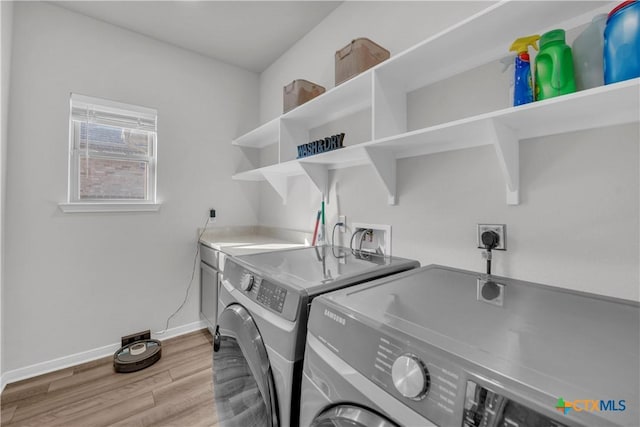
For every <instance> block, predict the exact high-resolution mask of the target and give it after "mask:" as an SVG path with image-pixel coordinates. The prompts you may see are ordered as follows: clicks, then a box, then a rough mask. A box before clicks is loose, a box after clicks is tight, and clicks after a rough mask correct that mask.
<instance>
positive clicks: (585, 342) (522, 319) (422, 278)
mask: <svg viewBox="0 0 640 427" xmlns="http://www.w3.org/2000/svg"><path fill="white" fill-rule="evenodd" d="M639 360H640V305H639V304H638V303H637V302H630V301H626V300H618V299H613V298H606V297H601V296H596V295H592V294H586V293H581V292H574V291H570V290H565V289H559V288H554V287H550V286H545V285H539V284H534V283H528V282H522V281H517V280H511V279H507V278H502V277H496V276H486V275H482V274H479V273H474V272H469V271H464V270H457V269H452V268H447V267H441V266H435V265H434V266H428V267H423V268H421V269H416V270H412V271H409V272H406V273H403V274H399V275H396V276H392V277H390V278H386V279H381V280H376V281H374V282H370V283H367V284H363V285H360V286H356V287H351V288H349V289H346V290H341V291H337V292H333V293H331V294H327V295H323V296H321V297H319V298H316V299H315V300H314V302H313V306H312V309H311V312H310V318H309V322H308V336H307V349H306V351H305V361H304V372H303V381H302V390H301V394H302V397H301V399H302V406H301V417H300V425H301V426H303V427H308V426H313V427H321V426H322V427H327V426H349V427H358V426H368V427H371V426H379V427H391V426H430V425H438V426H462V427H476V426H478V427H479V426H482V427H491V426H501V427H522V426H550V427H560V426H598V427H601V426H638V425H640V415H639V408H640V401H639V393H640V391H639V390H640V372H639V370H640V363H639Z"/></svg>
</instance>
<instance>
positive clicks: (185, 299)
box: [154, 217, 211, 335]
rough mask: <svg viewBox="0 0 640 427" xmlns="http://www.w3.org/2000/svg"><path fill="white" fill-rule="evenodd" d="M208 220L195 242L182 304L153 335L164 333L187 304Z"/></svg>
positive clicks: (208, 218)
mask: <svg viewBox="0 0 640 427" xmlns="http://www.w3.org/2000/svg"><path fill="white" fill-rule="evenodd" d="M210 219H211V217H207V222H205V223H204V227H202V232H200V235H199V236H198V240H196V253H195V256H194V257H193V270H192V271H191V280H190V281H189V285H188V286H187V291H186V292H185V294H184V300H183V301H182V304H180V306H179V307H178V308H177V309H176V311H174V312H173V313H172V314H171V316H169V317H167V323H166V324H165V325H164V329H163V330H161V331H157V332H154V334H157V335H162V334H164V333H166V332H167V330H168V329H169V321H170V320H171V319H172V318H173V316H175V315H176V314H178V312H179V311H180V310H182V307H184V305H185V304H186V303H187V299H188V298H189V291H191V285H193V279H194V278H195V277H196V266H197V263H198V254H199V253H200V239H201V238H202V235H203V234H204V232H205V231H207V226H208V225H209V220H210Z"/></svg>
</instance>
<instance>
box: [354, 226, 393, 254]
mask: <svg viewBox="0 0 640 427" xmlns="http://www.w3.org/2000/svg"><path fill="white" fill-rule="evenodd" d="M351 228H352V230H353V232H354V233H357V236H356V237H355V238H354V239H353V248H354V249H359V248H360V249H362V251H364V252H371V253H378V254H382V255H384V256H391V226H390V225H385V224H365V223H361V222H354V223H353V224H352V225H351ZM365 230H371V232H370V233H366V231H365ZM360 233H366V234H365V235H362V234H360Z"/></svg>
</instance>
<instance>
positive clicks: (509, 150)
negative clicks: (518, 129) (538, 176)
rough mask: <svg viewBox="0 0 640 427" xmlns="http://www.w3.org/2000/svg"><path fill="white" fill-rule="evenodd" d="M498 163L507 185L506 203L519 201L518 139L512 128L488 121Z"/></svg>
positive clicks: (516, 203)
mask: <svg viewBox="0 0 640 427" xmlns="http://www.w3.org/2000/svg"><path fill="white" fill-rule="evenodd" d="M490 127H491V133H492V136H493V140H494V146H495V149H496V155H497V156H498V163H499V164H500V169H501V170H502V174H503V175H504V179H505V182H506V186H507V204H508V205H518V204H519V203H520V196H519V191H520V141H519V140H518V135H517V134H516V133H515V131H514V130H513V129H511V128H510V127H508V126H505V125H504V124H502V123H500V122H499V121H497V120H491V122H490Z"/></svg>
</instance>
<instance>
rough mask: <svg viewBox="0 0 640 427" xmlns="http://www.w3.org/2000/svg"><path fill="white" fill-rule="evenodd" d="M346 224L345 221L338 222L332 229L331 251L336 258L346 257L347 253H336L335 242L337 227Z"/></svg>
mask: <svg viewBox="0 0 640 427" xmlns="http://www.w3.org/2000/svg"><path fill="white" fill-rule="evenodd" d="M342 225H344V222H336V223H335V224H334V225H333V230H332V231H331V253H332V254H333V256H334V258H345V255H336V253H335V243H334V238H335V234H336V228H338V227H339V226H342Z"/></svg>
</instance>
